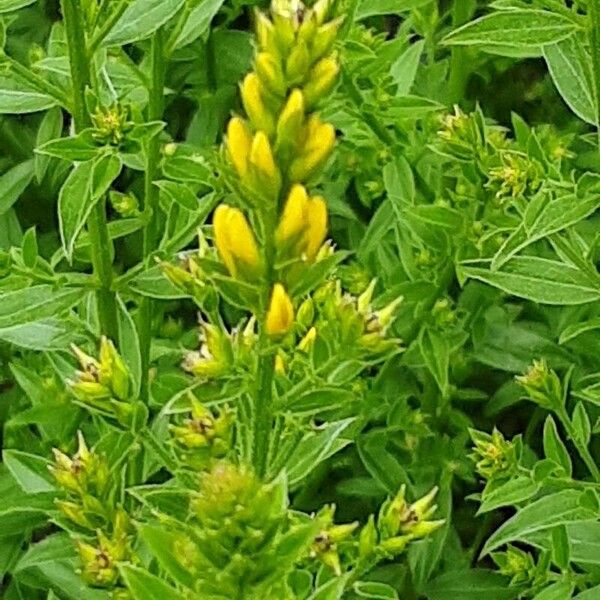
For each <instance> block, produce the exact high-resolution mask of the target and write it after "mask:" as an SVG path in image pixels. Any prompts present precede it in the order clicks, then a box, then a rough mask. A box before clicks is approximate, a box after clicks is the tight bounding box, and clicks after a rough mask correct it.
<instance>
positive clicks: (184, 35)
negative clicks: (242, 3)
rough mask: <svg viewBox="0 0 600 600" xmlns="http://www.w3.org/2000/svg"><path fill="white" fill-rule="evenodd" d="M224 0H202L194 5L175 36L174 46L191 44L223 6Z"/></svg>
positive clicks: (180, 46) (203, 32)
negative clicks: (179, 31)
mask: <svg viewBox="0 0 600 600" xmlns="http://www.w3.org/2000/svg"><path fill="white" fill-rule="evenodd" d="M224 2H225V0H202V1H201V2H200V3H199V4H198V6H195V7H194V8H193V9H192V11H191V13H190V16H189V17H188V19H187V21H186V22H185V25H184V26H183V29H182V30H181V33H180V34H179V35H178V36H177V41H176V42H175V47H176V48H182V47H183V46H187V45H188V44H191V43H192V42H193V41H194V40H196V39H198V38H199V37H200V36H202V35H204V34H205V33H206V32H207V30H208V27H209V25H210V22H211V21H212V20H213V18H214V17H215V15H216V14H217V13H218V12H219V9H220V8H221V6H223V4H224Z"/></svg>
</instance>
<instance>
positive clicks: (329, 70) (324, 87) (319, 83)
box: [304, 56, 340, 106]
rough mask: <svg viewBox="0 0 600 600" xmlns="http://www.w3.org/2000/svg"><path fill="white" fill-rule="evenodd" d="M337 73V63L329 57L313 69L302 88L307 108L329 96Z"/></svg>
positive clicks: (338, 66) (338, 67)
mask: <svg viewBox="0 0 600 600" xmlns="http://www.w3.org/2000/svg"><path fill="white" fill-rule="evenodd" d="M339 71H340V65H339V63H338V62H337V60H335V58H333V57H331V56H329V57H327V58H323V59H321V60H320V61H319V62H318V63H317V64H316V65H315V66H314V67H313V69H312V71H311V73H310V78H309V81H308V83H307V84H306V85H305V86H304V95H305V96H306V102H307V104H308V105H309V106H312V105H314V104H315V103H316V102H318V101H319V100H320V99H321V98H323V96H326V95H327V94H329V92H330V91H331V90H332V89H333V86H334V85H335V82H336V79H337V76H338V73H339Z"/></svg>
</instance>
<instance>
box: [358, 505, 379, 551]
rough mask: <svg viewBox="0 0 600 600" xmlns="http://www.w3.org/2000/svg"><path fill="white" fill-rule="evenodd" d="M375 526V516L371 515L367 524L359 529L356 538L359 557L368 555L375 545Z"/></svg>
mask: <svg viewBox="0 0 600 600" xmlns="http://www.w3.org/2000/svg"><path fill="white" fill-rule="evenodd" d="M377 537H378V536H377V528H376V527H375V517H374V516H373V515H371V516H370V517H369V520H368V521H367V524H366V525H365V526H364V527H363V528H362V529H361V532H360V536H359V538H358V555H359V557H360V558H361V559H365V558H368V557H370V556H371V555H372V554H373V552H374V551H375V548H376V546H377Z"/></svg>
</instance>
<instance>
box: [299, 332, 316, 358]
mask: <svg viewBox="0 0 600 600" xmlns="http://www.w3.org/2000/svg"><path fill="white" fill-rule="evenodd" d="M316 339H317V329H316V328H315V327H311V328H310V329H309V330H308V332H307V333H306V335H305V336H304V337H303V338H302V339H301V340H300V342H299V344H298V350H300V351H301V352H310V349H311V348H312V347H313V346H314V345H315V340H316Z"/></svg>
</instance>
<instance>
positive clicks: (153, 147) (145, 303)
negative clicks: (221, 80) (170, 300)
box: [138, 29, 166, 398]
mask: <svg viewBox="0 0 600 600" xmlns="http://www.w3.org/2000/svg"><path fill="white" fill-rule="evenodd" d="M150 52H151V65H152V68H151V70H152V75H151V81H150V97H149V102H148V121H157V120H160V119H161V118H162V115H163V110H164V87H165V75H166V69H165V67H166V58H165V40H164V32H163V31H162V29H159V30H158V31H157V32H156V34H155V35H154V36H153V37H152V45H151V50H150ZM159 160H160V137H159V136H154V137H152V139H150V140H149V142H148V146H147V149H146V171H145V174H144V214H145V217H146V223H147V224H146V227H145V228H144V240H143V254H144V259H145V260H147V259H148V257H149V256H150V255H151V254H152V252H153V251H154V250H155V249H156V245H157V239H158V227H159V214H158V192H159V190H158V188H157V187H156V186H155V185H154V180H155V179H156V177H157V175H158V163H159ZM151 327H152V300H151V299H150V298H143V299H142V301H141V304H140V310H139V321H138V332H139V337H140V351H141V355H142V390H141V394H142V398H147V396H148V367H149V364H150V342H151V335H152V329H151Z"/></svg>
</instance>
